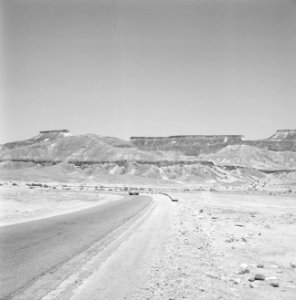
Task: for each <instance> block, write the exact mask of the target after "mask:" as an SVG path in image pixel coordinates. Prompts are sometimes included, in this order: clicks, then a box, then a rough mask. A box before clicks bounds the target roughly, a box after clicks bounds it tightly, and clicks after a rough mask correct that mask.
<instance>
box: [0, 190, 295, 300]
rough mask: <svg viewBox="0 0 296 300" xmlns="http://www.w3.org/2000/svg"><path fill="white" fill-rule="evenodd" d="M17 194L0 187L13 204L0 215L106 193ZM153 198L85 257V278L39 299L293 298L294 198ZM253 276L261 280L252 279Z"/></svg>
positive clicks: (184, 195) (188, 195)
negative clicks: (132, 222)
mask: <svg viewBox="0 0 296 300" xmlns="http://www.w3.org/2000/svg"><path fill="white" fill-rule="evenodd" d="M16 192H17V189H15V190H13V189H11V188H10V192H8V191H7V190H6V191H4V192H3V191H2V192H1V193H2V194H1V195H2V197H3V194H4V195H5V198H4V200H3V199H1V206H2V205H3V204H5V203H8V202H11V203H13V205H12V206H9V204H6V205H7V207H6V216H5V213H4V216H3V215H2V219H1V220H2V221H3V220H4V221H5V218H6V220H8V219H9V218H10V219H11V220H17V218H18V217H19V216H22V217H23V213H24V211H25V210H28V211H31V212H35V213H37V214H39V216H41V215H42V214H40V209H41V207H42V209H41V210H46V205H48V208H49V209H50V208H51V209H54V207H55V206H56V205H57V200H56V199H57V198H56V195H57V194H55V196H54V195H53V194H52V193H60V196H61V198H59V199H61V203H59V204H58V205H62V206H63V205H65V207H67V209H69V207H71V209H72V208H73V207H75V205H76V204H77V205H78V206H77V209H78V208H79V205H82V206H80V207H83V205H85V203H84V202H87V203H88V204H92V205H93V201H95V199H97V198H96V197H103V198H102V199H101V200H102V201H108V199H109V198H108V195H107V196H106V197H107V198H104V197H105V196H104V195H102V194H97V193H96V192H90V193H91V195H92V196H90V195H89V196H86V194H87V193H89V192H88V191H45V190H42V189H39V190H37V189H36V190H27V191H25V190H22V191H21V190H19V192H20V194H19V195H18V197H17V198H16V196H15V195H16ZM80 193H81V194H80ZM46 195H47V196H46ZM109 196H110V195H109ZM112 197H114V196H112ZM153 197H154V199H155V205H154V207H153V209H151V210H150V211H149V213H148V212H147V213H146V214H145V215H144V216H143V217H142V219H141V221H138V224H137V226H135V228H133V229H132V230H130V229H128V228H129V227H128V226H127V227H126V229H124V230H125V231H126V232H128V230H130V232H129V233H128V234H126V235H122V236H121V240H120V241H117V242H116V241H115V243H117V244H116V246H112V243H111V247H109V248H108V247H106V248H105V249H103V250H102V253H100V255H99V258H98V259H97V262H96V257H94V259H92V260H91V261H90V262H88V264H89V265H86V266H84V272H85V273H87V276H84V278H83V279H81V278H80V279H79V280H76V279H75V278H76V277H75V276H74V277H73V278H74V279H73V280H72V287H71V288H72V290H71V293H68V294H67V293H64V294H63V296H61V294H60V292H59V290H63V291H65V289H66V288H65V286H66V285H67V283H64V287H57V289H56V291H55V290H53V291H52V293H51V294H50V295H49V296H48V297H47V298H45V299H63V300H64V299H72V300H80V299H85V300H87V299H91V300H94V299H96V300H100V299H104V300H105V299H106V300H107V299H116V300H120V299H131V300H136V299H137V300H138V299H153V300H160V299H168V300H169V299H171V300H173V299H174V300H178V299H207V300H208V299H225V300H229V299H246V300H249V299H250V300H251V299H266V300H267V299H268V300H275V299H288V300H294V299H296V198H295V197H280V196H266V195H251V194H249V195H242V194H237V195H236V194H227V193H217V192H199V193H182V194H181V193H176V194H174V195H173V197H175V198H178V200H179V202H171V201H170V199H169V198H168V197H166V196H164V195H153ZM16 199H18V200H16ZM19 199H22V200H21V201H20V200H19ZM83 199H84V200H83ZM85 199H87V200H85ZM110 199H111V198H110ZM40 201H41V202H40ZM63 201H64V202H65V203H64V204H63ZM76 201H78V202H76ZM36 202H38V205H37V204H36ZM48 202H50V204H48ZM80 202H81V203H80ZM14 205H15V206H14ZM34 205H35V206H36V207H35V206H34ZM31 206H32V207H33V208H31ZM13 207H14V208H13ZM21 207H24V208H25V209H22V208H21ZM34 207H35V209H34ZM37 207H39V208H37ZM17 210H20V211H21V213H19V212H18V211H17ZM55 212H57V209H56V207H55ZM9 213H10V215H9ZM53 213H54V212H53V211H52V214H53ZM29 214H30V213H29ZM33 215H34V213H31V217H32V216H33ZM8 216H9V217H8ZM13 216H14V217H13ZM43 216H46V214H43ZM124 230H123V231H124ZM86 271H87V272H86ZM256 274H261V275H260V276H261V277H262V275H263V277H264V279H265V280H255V281H253V279H254V277H255V275H256ZM77 278H78V277H77ZM258 278H259V277H258ZM66 295H67V296H66Z"/></svg>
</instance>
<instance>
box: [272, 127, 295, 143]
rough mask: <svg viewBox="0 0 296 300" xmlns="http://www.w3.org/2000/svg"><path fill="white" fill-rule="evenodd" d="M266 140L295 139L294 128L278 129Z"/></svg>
mask: <svg viewBox="0 0 296 300" xmlns="http://www.w3.org/2000/svg"><path fill="white" fill-rule="evenodd" d="M268 140H274V141H278V140H293V141H295V140H296V129H279V130H277V131H276V133H275V134H273V135H272V136H271V137H269V138H268Z"/></svg>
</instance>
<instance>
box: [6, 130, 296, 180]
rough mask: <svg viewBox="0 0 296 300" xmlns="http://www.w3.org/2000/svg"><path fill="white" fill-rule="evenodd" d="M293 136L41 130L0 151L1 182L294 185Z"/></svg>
mask: <svg viewBox="0 0 296 300" xmlns="http://www.w3.org/2000/svg"><path fill="white" fill-rule="evenodd" d="M295 132H296V130H279V131H277V132H276V133H275V134H274V135H272V136H271V137H269V138H266V139H262V140H253V141H252V140H245V139H244V138H243V136H241V135H188V136H184V135H182V136H169V137H131V138H130V140H129V141H126V140H122V139H119V138H115V137H106V136H100V135H96V134H84V135H72V134H71V133H70V132H69V131H68V130H66V129H63V130H44V131H40V133H39V134H38V135H37V136H35V137H33V138H31V139H27V140H23V141H17V142H12V143H7V144H3V145H1V146H0V179H1V178H6V179H7V178H9V179H10V178H12V179H16V178H17V179H23V178H24V177H25V178H30V179H31V178H32V176H33V177H34V176H35V177H34V178H35V180H36V178H48V177H50V178H51V180H53V179H54V180H68V179H69V178H71V180H74V181H81V180H82V181H83V180H93V181H96V182H97V181H102V182H106V181H107V182H117V183H120V182H126V181H131V182H134V180H136V181H138V182H146V181H147V180H148V181H149V182H160V181H165V182H170V183H172V182H174V183H178V184H179V183H182V182H183V183H184V182H185V183H190V184H198V183H211V184H213V182H220V183H223V184H234V183H235V184H242V183H248V184H250V183H251V182H254V181H257V180H259V181H261V180H262V178H263V179H264V178H266V177H268V176H269V177H270V176H272V178H280V180H282V178H288V179H287V180H290V181H292V182H293V181H294V182H295V180H296V139H295V136H296V135H295Z"/></svg>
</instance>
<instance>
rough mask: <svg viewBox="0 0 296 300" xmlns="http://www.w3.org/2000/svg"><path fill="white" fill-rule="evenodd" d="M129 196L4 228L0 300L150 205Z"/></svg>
mask: <svg viewBox="0 0 296 300" xmlns="http://www.w3.org/2000/svg"><path fill="white" fill-rule="evenodd" d="M150 201H151V198H150V197H148V196H127V197H125V198H123V199H121V200H118V201H112V202H110V203H107V204H103V205H99V206H97V207H92V208H89V209H85V210H82V211H79V212H74V213H70V214H65V215H60V216H56V217H52V218H48V219H43V220H38V221H32V222H28V223H22V224H16V225H10V226H5V227H1V228H0V270H1V271H0V282H1V287H0V299H5V298H6V297H8V296H9V295H11V294H12V293H14V292H15V291H17V290H18V289H20V288H22V287H23V286H25V285H26V284H27V283H29V282H30V281H32V280H34V279H35V278H38V277H39V276H40V275H42V274H43V273H44V272H46V271H48V270H50V269H51V268H53V267H55V266H57V265H60V264H63V263H64V262H66V261H68V260H69V259H71V258H72V257H74V256H76V255H78V254H79V253H81V252H82V251H84V250H86V249H87V248H88V247H90V246H91V245H92V244H93V243H95V242H97V241H99V240H100V239H102V238H103V237H104V236H106V235H107V234H108V233H110V232H111V231H113V230H114V229H116V228H118V227H119V226H120V225H122V224H124V223H125V222H126V221H127V220H129V219H130V218H131V217H133V216H135V215H136V214H137V213H139V212H140V211H142V210H143V209H144V208H145V207H147V206H148V205H149V203H150Z"/></svg>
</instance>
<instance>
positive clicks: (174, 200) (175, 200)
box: [171, 198, 179, 202]
mask: <svg viewBox="0 0 296 300" xmlns="http://www.w3.org/2000/svg"><path fill="white" fill-rule="evenodd" d="M171 200H172V201H173V202H178V201H179V200H178V199H177V198H171Z"/></svg>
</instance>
